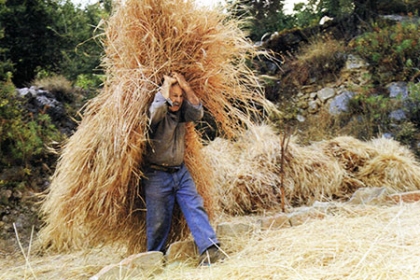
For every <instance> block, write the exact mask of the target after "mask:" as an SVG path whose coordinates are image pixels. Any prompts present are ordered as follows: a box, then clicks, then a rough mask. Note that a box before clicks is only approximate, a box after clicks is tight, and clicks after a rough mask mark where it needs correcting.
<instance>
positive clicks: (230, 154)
mask: <svg viewBox="0 0 420 280" xmlns="http://www.w3.org/2000/svg"><path fill="white" fill-rule="evenodd" d="M281 137H282V136H281V135H278V134H277V133H275V131H274V130H273V129H271V128H270V127H269V126H259V127H254V128H253V129H251V130H249V131H247V132H246V133H244V134H243V135H241V136H240V137H239V138H238V139H237V141H236V142H230V141H228V140H224V139H220V138H218V139H216V140H215V141H214V142H213V143H211V144H210V145H208V146H207V147H206V148H205V152H206V153H207V154H208V155H209V157H210V158H211V164H212V166H213V169H214V170H215V172H216V177H215V178H216V180H215V181H216V184H217V190H218V196H219V200H220V206H221V208H222V209H223V211H225V212H226V213H230V214H248V213H264V212H266V211H270V210H280V209H281V176H282V175H281V172H280V169H281V157H282V153H281V139H282V138H281ZM283 168H284V174H283V178H284V180H283V187H284V190H285V196H286V199H287V200H288V202H289V203H292V204H293V205H302V204H311V203H312V202H313V201H315V200H325V199H332V198H342V197H347V196H349V192H350V190H352V189H353V188H354V186H355V185H357V186H360V184H361V183H360V182H359V181H357V180H355V179H353V178H351V177H350V176H348V174H347V172H346V171H345V170H344V169H343V168H342V167H341V165H340V164H339V163H338V161H337V160H335V159H334V158H331V157H329V156H327V155H325V154H323V150H322V149H320V148H319V146H309V147H302V146H299V145H298V144H296V142H295V139H294V138H293V137H292V138H291V139H290V142H289V144H288V147H287V150H286V152H285V153H284V167H283Z"/></svg>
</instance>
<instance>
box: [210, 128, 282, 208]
mask: <svg viewBox="0 0 420 280" xmlns="http://www.w3.org/2000/svg"><path fill="white" fill-rule="evenodd" d="M205 152H206V154H208V156H209V157H210V159H211V164H212V166H213V169H214V171H215V174H216V176H215V183H216V186H217V191H218V198H219V203H220V207H221V208H222V210H223V211H225V212H226V213H229V214H241V215H242V214H248V213H258V212H263V211H265V210H269V209H279V206H280V189H279V183H280V180H279V166H278V161H279V160H278V157H279V154H280V146H279V137H278V136H276V135H275V133H274V131H273V130H272V129H271V128H270V127H269V126H259V127H254V128H253V129H251V130H249V131H247V132H245V133H244V134H243V135H241V136H240V137H238V139H237V140H236V141H235V142H231V141H228V140H226V139H221V138H217V139H215V141H213V142H212V143H211V144H209V145H208V146H207V147H205Z"/></svg>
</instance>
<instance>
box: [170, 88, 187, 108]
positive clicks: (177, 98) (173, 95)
mask: <svg viewBox="0 0 420 280" xmlns="http://www.w3.org/2000/svg"><path fill="white" fill-rule="evenodd" d="M169 99H171V101H172V106H170V107H169V111H171V112H177V111H178V110H179V109H181V105H182V102H183V101H184V92H183V91H182V88H181V87H180V85H179V84H178V83H174V84H172V85H171V87H170V88H169Z"/></svg>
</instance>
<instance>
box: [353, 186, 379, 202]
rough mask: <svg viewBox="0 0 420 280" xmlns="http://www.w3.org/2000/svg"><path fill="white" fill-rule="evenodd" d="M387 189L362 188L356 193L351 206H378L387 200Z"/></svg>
mask: <svg viewBox="0 0 420 280" xmlns="http://www.w3.org/2000/svg"><path fill="white" fill-rule="evenodd" d="M386 193H387V189H386V188H385V187H382V188H376V187H375V188H360V189H358V190H357V191H355V192H354V193H353V195H352V197H351V198H350V200H349V203H351V204H378V203H381V202H383V201H384V200H385V197H386Z"/></svg>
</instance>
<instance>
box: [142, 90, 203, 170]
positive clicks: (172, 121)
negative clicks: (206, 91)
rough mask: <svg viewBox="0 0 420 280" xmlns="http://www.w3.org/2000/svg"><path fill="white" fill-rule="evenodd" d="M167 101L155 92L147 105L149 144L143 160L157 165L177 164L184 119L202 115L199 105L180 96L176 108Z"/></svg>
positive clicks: (181, 156)
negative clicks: (150, 102) (172, 109)
mask: <svg viewBox="0 0 420 280" xmlns="http://www.w3.org/2000/svg"><path fill="white" fill-rule="evenodd" d="M168 106H169V105H168V102H167V100H166V99H165V98H164V97H163V95H162V94H161V93H160V92H158V93H156V95H155V98H154V100H153V103H152V104H151V106H150V108H149V114H150V144H149V145H148V149H147V152H146V161H147V162H148V163H150V164H156V165H161V166H179V165H181V164H182V163H183V161H184V152H185V132H186V130H185V123H186V122H194V121H198V120H200V119H201V118H202V117H203V113H204V111H203V106H202V104H201V103H200V104H199V105H193V104H191V103H190V102H189V101H188V100H187V99H185V98H184V101H183V103H182V106H181V108H180V109H179V110H178V111H177V112H171V111H170V110H169V109H168Z"/></svg>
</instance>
